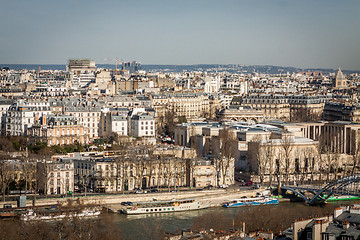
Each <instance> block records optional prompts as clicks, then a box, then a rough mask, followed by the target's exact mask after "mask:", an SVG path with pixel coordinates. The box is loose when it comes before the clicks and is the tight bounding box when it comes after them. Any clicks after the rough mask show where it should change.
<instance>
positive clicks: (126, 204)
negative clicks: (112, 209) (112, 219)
mask: <svg viewBox="0 0 360 240" xmlns="http://www.w3.org/2000/svg"><path fill="white" fill-rule="evenodd" d="M121 205H123V206H132V205H133V203H132V202H122V203H121Z"/></svg>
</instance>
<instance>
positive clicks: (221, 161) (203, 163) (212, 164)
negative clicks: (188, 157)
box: [191, 158, 235, 188]
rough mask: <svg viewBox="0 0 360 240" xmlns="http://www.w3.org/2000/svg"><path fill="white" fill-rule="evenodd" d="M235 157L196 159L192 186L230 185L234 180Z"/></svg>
mask: <svg viewBox="0 0 360 240" xmlns="http://www.w3.org/2000/svg"><path fill="white" fill-rule="evenodd" d="M234 163H235V161H234V158H231V159H227V158H213V159H211V160H205V159H195V160H193V167H192V174H191V176H192V180H191V186H193V187H196V188H204V187H207V186H217V187H219V186H224V187H225V186H229V185H233V184H234V182H235V180H234Z"/></svg>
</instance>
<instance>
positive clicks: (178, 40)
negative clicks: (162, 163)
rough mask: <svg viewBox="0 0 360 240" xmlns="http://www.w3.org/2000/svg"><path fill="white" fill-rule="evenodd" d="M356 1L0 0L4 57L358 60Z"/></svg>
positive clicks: (46, 60)
mask: <svg viewBox="0 0 360 240" xmlns="http://www.w3.org/2000/svg"><path fill="white" fill-rule="evenodd" d="M359 7H360V3H359V2H358V1H354V0H346V1H341V2H338V1H322V0H319V1H301V2H299V1H290V0H289V1H286V0H275V1H264V0H258V1H249V0H237V1H235V0H229V1H225V2H217V1H203V0H198V1H181V2H174V1H161V0H158V1H151V2H149V1H142V0H138V1H131V2H125V1H119V2H115V1H105V2H101V3H100V2H95V1H86V2H85V1H62V2H47V1H42V0H36V1H32V2H27V1H16V2H15V1H4V2H3V3H2V9H3V12H2V14H1V16H0V22H2V34H1V37H0V44H1V45H0V52H1V53H2V54H1V56H0V63H2V64H32V63H33V64H65V63H66V62H67V60H68V59H69V58H82V57H88V58H91V59H94V60H95V61H96V62H97V63H109V64H112V63H113V62H111V61H106V60H104V59H108V58H114V57H119V58H121V59H124V60H125V61H133V60H136V61H140V62H142V63H143V64H175V65H182V64H245V65H279V66H292V67H299V68H333V69H336V68H338V67H341V68H342V69H348V70H359V69H360V61H359V60H360V48H359V47H358V46H357V45H358V39H359V37H360V33H359V32H360V31H359V30H360V29H359V28H360V27H359V26H358V24H357V23H358V22H359V21H360V16H359V15H358V14H357V11H358V10H359V9H360V8H359Z"/></svg>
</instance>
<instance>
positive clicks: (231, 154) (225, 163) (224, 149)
mask: <svg viewBox="0 0 360 240" xmlns="http://www.w3.org/2000/svg"><path fill="white" fill-rule="evenodd" d="M218 145H219V148H218V149H216V148H215V149H213V151H212V152H213V154H215V155H217V157H216V158H215V169H216V171H217V184H218V186H219V185H220V184H219V181H220V176H222V180H223V181H222V184H225V181H226V175H227V173H228V171H231V170H233V169H229V167H230V163H231V161H233V159H234V158H235V154H236V151H238V141H237V139H236V138H235V136H234V134H233V132H231V131H230V129H229V128H225V129H223V130H221V131H220V132H219V143H218Z"/></svg>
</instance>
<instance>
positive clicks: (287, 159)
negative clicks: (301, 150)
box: [280, 132, 293, 185]
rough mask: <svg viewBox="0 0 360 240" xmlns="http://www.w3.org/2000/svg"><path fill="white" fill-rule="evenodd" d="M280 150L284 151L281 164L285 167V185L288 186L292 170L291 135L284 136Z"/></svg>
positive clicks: (285, 133)
mask: <svg viewBox="0 0 360 240" xmlns="http://www.w3.org/2000/svg"><path fill="white" fill-rule="evenodd" d="M280 148H281V149H282V153H283V154H282V157H283V158H282V159H281V163H282V164H283V167H284V173H285V183H286V185H287V184H288V183H289V173H290V170H291V169H290V168H291V166H292V161H291V152H292V150H293V139H292V136H291V135H290V133H288V132H284V133H283V135H282V138H281V140H280Z"/></svg>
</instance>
